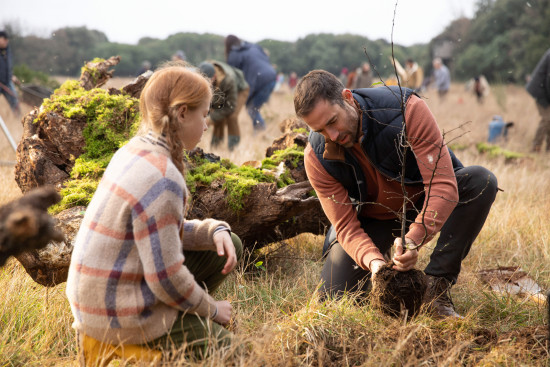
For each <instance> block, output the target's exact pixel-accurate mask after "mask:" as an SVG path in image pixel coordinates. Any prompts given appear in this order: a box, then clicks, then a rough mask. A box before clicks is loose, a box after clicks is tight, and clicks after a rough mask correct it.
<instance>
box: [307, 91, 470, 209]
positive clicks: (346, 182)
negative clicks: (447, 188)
mask: <svg viewBox="0 0 550 367" xmlns="http://www.w3.org/2000/svg"><path fill="white" fill-rule="evenodd" d="M352 92H353V98H354V99H355V101H356V102H357V103H358V104H359V106H360V108H361V111H362V121H361V125H362V132H363V140H362V142H361V146H362V148H363V151H364V152H365V154H366V156H367V158H368V159H369V161H370V162H371V163H372V164H373V165H374V167H375V168H376V169H377V170H378V171H379V172H380V173H382V174H383V175H384V176H386V177H388V178H390V179H392V180H398V181H401V167H402V165H401V161H402V159H401V158H402V148H401V147H400V139H404V138H403V136H402V130H403V126H402V123H403V114H402V111H401V105H402V103H401V101H403V106H405V105H406V102H407V100H408V99H409V97H410V96H411V95H412V94H413V91H412V90H411V89H408V88H401V91H400V88H399V87H398V86H384V87H378V88H364V89H355V90H353V91H352ZM403 111H404V107H403ZM309 143H310V144H311V146H312V148H313V151H314V152H315V155H316V156H317V158H318V159H319V161H320V162H321V164H322V165H323V167H324V168H325V169H326V170H327V172H328V173H329V174H330V175H331V176H333V177H334V178H335V179H336V180H338V181H339V182H340V183H342V185H343V186H344V187H345V188H346V189H347V191H348V194H349V196H350V198H351V199H352V201H359V202H364V201H365V200H364V195H365V193H366V192H367V183H366V181H365V175H364V174H363V172H362V170H361V167H360V165H359V162H358V161H357V159H356V158H355V157H354V156H353V155H352V154H351V149H345V162H344V161H340V160H328V159H324V158H323V153H324V151H325V138H324V136H323V135H321V134H320V133H316V132H311V133H310V134H309ZM449 153H450V155H451V160H452V163H453V167H454V169H455V171H456V169H458V168H462V167H463V166H462V163H460V161H459V160H458V159H457V158H456V157H455V155H454V154H453V152H452V151H451V150H450V149H449ZM404 182H405V184H407V185H414V184H422V175H421V174H420V169H419V168H418V163H417V162H416V159H415V156H414V154H413V152H411V151H410V150H409V151H408V152H407V158H406V162H405V179H404Z"/></svg>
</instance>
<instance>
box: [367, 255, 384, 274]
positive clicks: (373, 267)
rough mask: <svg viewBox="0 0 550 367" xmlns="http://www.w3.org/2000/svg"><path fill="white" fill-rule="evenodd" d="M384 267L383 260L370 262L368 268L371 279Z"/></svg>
mask: <svg viewBox="0 0 550 367" xmlns="http://www.w3.org/2000/svg"><path fill="white" fill-rule="evenodd" d="M384 265H386V262H385V261H384V260H380V259H374V260H372V261H371V262H370V266H369V267H370V273H371V277H374V276H375V275H376V273H378V272H379V271H380V269H382V267H383V266H384Z"/></svg>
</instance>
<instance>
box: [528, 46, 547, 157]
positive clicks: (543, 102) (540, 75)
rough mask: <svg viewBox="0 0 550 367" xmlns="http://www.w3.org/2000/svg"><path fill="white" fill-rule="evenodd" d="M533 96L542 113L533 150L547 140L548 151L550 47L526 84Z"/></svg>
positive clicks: (536, 149)
mask: <svg viewBox="0 0 550 367" xmlns="http://www.w3.org/2000/svg"><path fill="white" fill-rule="evenodd" d="M526 89H527V92H529V94H531V96H533V98H534V99H535V102H536V103H537V109H538V110H539V114H540V122H539V126H538V128H537V132H536V133H535V138H534V139H533V145H532V148H531V149H532V150H533V152H540V151H541V149H542V144H543V143H544V142H545V141H546V151H547V152H548V151H550V49H548V50H547V51H546V53H545V54H544V55H543V56H542V57H541V59H540V60H539V62H538V64H537V66H536V67H535V70H533V73H532V74H531V78H530V80H529V82H528V83H527V86H526Z"/></svg>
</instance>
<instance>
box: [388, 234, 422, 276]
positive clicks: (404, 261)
mask: <svg viewBox="0 0 550 367" xmlns="http://www.w3.org/2000/svg"><path fill="white" fill-rule="evenodd" d="M405 241H406V246H407V252H405V253H404V254H403V241H402V240H401V237H398V238H396V239H395V241H394V242H393V245H394V246H395V254H394V255H393V262H394V264H395V265H394V266H393V268H394V269H395V270H397V271H407V270H411V269H412V268H414V266H415V265H416V261H417V260H418V250H417V249H416V247H417V245H416V244H415V243H414V241H413V240H411V239H410V238H407V237H405ZM411 248H412V249H411Z"/></svg>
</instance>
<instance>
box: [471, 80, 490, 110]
mask: <svg viewBox="0 0 550 367" xmlns="http://www.w3.org/2000/svg"><path fill="white" fill-rule="evenodd" d="M472 90H473V92H474V94H475V96H476V99H477V102H478V103H479V104H482V103H483V100H484V99H485V97H486V96H488V95H489V83H488V82H487V79H486V78H485V76H483V75H478V76H476V77H474V80H473V83H472Z"/></svg>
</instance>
